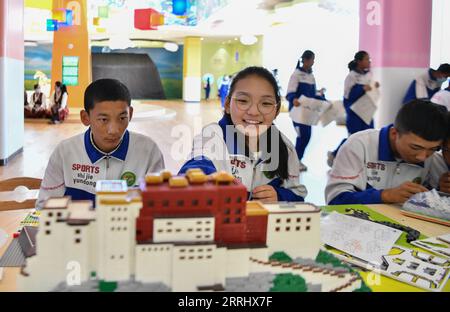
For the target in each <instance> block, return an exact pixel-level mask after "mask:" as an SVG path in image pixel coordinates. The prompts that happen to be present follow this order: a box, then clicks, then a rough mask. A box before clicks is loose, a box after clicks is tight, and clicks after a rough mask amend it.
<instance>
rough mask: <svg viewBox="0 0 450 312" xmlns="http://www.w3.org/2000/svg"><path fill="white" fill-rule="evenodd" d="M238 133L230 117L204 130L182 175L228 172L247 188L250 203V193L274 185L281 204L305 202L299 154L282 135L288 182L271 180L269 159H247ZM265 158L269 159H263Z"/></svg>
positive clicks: (195, 142) (182, 170) (197, 137)
mask: <svg viewBox="0 0 450 312" xmlns="http://www.w3.org/2000/svg"><path fill="white" fill-rule="evenodd" d="M273 127H275V126H273ZM227 129H228V132H227ZM230 130H231V131H230ZM235 133H236V130H235V128H234V125H233V124H232V122H231V120H230V118H229V117H228V116H224V118H222V120H220V121H219V123H212V124H209V125H207V126H206V127H204V128H203V130H202V133H201V134H199V135H197V136H196V137H195V138H194V146H193V150H192V153H191V155H190V160H189V161H187V162H186V163H185V164H184V165H183V167H182V168H181V169H180V173H185V172H186V171H187V170H188V169H192V168H200V169H202V170H203V171H204V172H205V173H206V174H211V173H214V172H217V171H226V172H229V173H231V174H232V175H233V176H234V177H235V178H237V179H238V180H240V181H241V182H242V183H243V184H244V185H245V186H246V187H247V191H248V193H249V199H251V192H252V190H253V189H254V188H256V187H258V186H261V185H271V186H272V187H273V188H274V189H275V190H276V192H277V195H278V201H289V202H298V201H304V198H305V196H306V195H307V191H306V188H305V186H303V185H302V184H300V181H299V161H298V157H297V152H296V151H295V148H294V146H293V145H292V143H291V142H290V141H289V140H288V139H287V138H286V137H285V136H284V135H283V134H281V136H282V139H283V141H284V143H285V144H286V146H287V150H288V155H289V156H288V173H289V177H288V179H287V180H281V179H280V178H279V177H270V174H269V172H268V171H266V170H267V169H268V164H267V163H266V161H268V160H269V159H270V155H268V156H269V157H267V156H261V157H258V158H256V157H247V156H245V153H243V152H241V151H242V148H239V146H240V144H237V140H235V138H236V137H235ZM266 157H267V159H262V158H266ZM271 171H272V170H271Z"/></svg>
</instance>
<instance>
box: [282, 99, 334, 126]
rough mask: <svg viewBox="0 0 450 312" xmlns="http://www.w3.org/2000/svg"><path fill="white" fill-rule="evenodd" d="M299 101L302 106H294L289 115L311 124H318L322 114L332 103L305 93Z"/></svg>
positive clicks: (296, 120) (293, 118)
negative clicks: (310, 96)
mask: <svg viewBox="0 0 450 312" xmlns="http://www.w3.org/2000/svg"><path fill="white" fill-rule="evenodd" d="M299 101H300V106H299V107H294V108H292V110H291V112H290V113H289V116H290V117H291V118H292V120H293V121H295V122H297V123H301V124H303V125H309V126H316V125H317V124H318V123H319V120H320V116H321V115H322V114H323V112H325V111H326V110H327V109H328V108H329V107H330V106H331V103H329V102H327V101H321V100H316V99H313V98H309V97H306V96H304V95H302V96H301V97H300V98H299Z"/></svg>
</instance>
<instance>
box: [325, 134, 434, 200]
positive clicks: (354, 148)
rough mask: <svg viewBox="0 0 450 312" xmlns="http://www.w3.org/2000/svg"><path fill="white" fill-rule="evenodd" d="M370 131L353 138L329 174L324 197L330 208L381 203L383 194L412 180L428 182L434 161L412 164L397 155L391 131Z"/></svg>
mask: <svg viewBox="0 0 450 312" xmlns="http://www.w3.org/2000/svg"><path fill="white" fill-rule="evenodd" d="M391 127H393V126H392V125H390V126H387V127H385V128H382V129H381V130H374V129H369V130H365V131H361V132H358V133H355V134H353V135H351V136H350V137H349V138H348V140H347V142H346V143H345V144H344V145H343V146H342V147H341V149H340V150H339V153H338V154H337V157H336V159H335V160H334V163H333V168H332V169H331V171H330V172H329V176H328V183H327V186H326V188H325V198H326V201H327V203H328V204H330V205H347V204H381V203H382V201H381V192H382V191H383V190H385V189H391V188H395V187H398V186H400V185H402V184H403V183H404V182H407V181H410V182H415V183H418V184H423V183H425V181H426V179H427V177H428V173H429V167H430V162H431V159H430V158H428V159H427V160H426V161H425V163H421V164H409V163H406V162H404V161H403V160H401V159H397V158H396V157H395V156H394V152H393V151H392V149H391V146H390V143H389V129H390V128H391Z"/></svg>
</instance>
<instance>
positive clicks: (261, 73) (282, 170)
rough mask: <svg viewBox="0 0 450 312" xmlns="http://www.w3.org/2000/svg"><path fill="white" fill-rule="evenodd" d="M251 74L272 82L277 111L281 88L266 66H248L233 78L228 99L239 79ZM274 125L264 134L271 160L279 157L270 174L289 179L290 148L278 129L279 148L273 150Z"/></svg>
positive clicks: (279, 105)
mask: <svg viewBox="0 0 450 312" xmlns="http://www.w3.org/2000/svg"><path fill="white" fill-rule="evenodd" d="M249 76H257V77H260V78H263V79H265V80H266V81H267V82H269V83H270V85H271V86H272V88H273V92H274V93H275V100H276V103H277V112H278V111H279V110H280V107H281V96H280V90H279V88H278V83H277V81H276V79H275V77H274V76H273V75H272V73H271V72H270V71H268V70H267V69H265V68H264V67H258V66H251V67H247V68H245V69H243V70H241V71H240V72H239V73H238V74H237V75H236V76H235V77H234V79H233V81H232V82H231V85H230V91H229V92H228V96H227V101H228V102H229V101H231V97H232V95H233V92H234V90H235V88H236V84H237V83H238V82H239V80H242V79H245V78H247V77H249ZM225 116H227V118H229V120H230V121H231V116H230V114H227V113H225ZM272 128H274V127H269V129H268V130H267V132H266V133H265V134H264V140H266V142H265V143H267V151H268V152H269V153H270V154H271V160H272V161H276V159H275V158H278V164H279V165H278V168H277V169H276V170H274V171H272V172H270V173H269V175H270V176H272V177H274V176H278V177H279V178H280V179H282V180H287V179H288V178H289V172H288V159H289V154H288V148H287V146H286V143H285V142H284V141H283V138H282V136H281V133H280V132H279V131H278V133H277V135H278V142H279V146H278V150H272V142H271V137H272V136H271V133H272V131H277V130H276V128H274V129H272ZM248 155H249V151H248V150H247V148H246V156H248Z"/></svg>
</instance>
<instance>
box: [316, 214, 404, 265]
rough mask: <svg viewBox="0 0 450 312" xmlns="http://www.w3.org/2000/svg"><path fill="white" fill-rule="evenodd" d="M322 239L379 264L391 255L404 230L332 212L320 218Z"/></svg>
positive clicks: (326, 242) (335, 246)
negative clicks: (386, 256) (384, 257)
mask: <svg viewBox="0 0 450 312" xmlns="http://www.w3.org/2000/svg"><path fill="white" fill-rule="evenodd" d="M320 231H321V237H322V242H323V243H324V244H327V245H328V246H331V247H333V248H336V249H339V250H341V251H343V252H346V253H348V254H350V255H352V256H354V257H356V258H359V259H361V260H364V261H366V262H369V263H371V264H373V265H375V266H377V267H380V266H381V264H382V263H383V258H382V257H383V256H385V255H387V254H389V252H390V250H391V249H392V246H394V244H395V242H396V241H397V240H398V238H399V237H400V235H401V234H402V231H399V230H396V229H393V228H390V227H387V226H384V225H381V224H378V223H375V222H371V221H367V220H362V219H358V218H355V217H351V216H347V215H343V214H340V213H337V212H332V213H331V214H329V215H328V216H327V217H325V218H323V219H322V221H321V228H320Z"/></svg>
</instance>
